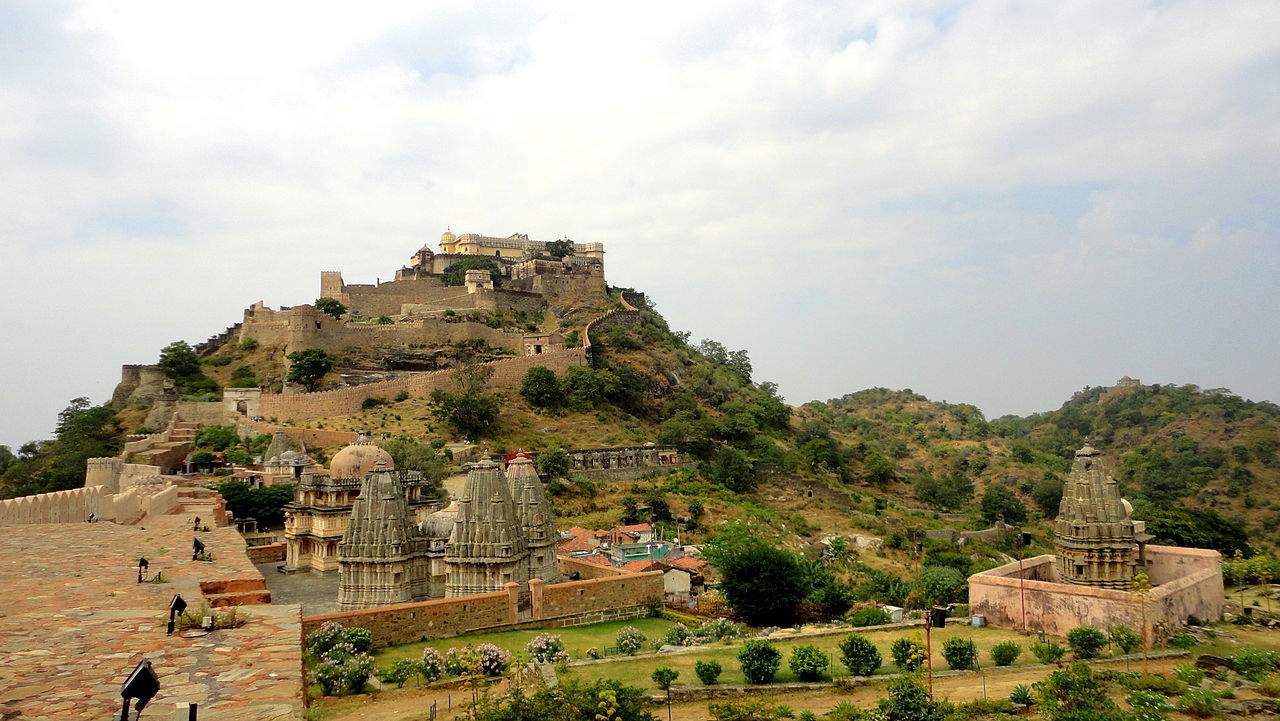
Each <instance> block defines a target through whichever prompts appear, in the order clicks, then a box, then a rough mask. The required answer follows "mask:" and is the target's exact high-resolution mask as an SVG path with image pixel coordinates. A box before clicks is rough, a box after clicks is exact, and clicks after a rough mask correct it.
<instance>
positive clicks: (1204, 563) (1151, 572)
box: [1146, 545, 1222, 586]
mask: <svg viewBox="0 0 1280 721" xmlns="http://www.w3.org/2000/svg"><path fill="white" fill-rule="evenodd" d="M1146 559H1147V575H1148V576H1149V577H1150V578H1151V583H1152V584H1153V585H1156V586H1159V585H1162V584H1166V583H1169V582H1171V581H1174V580H1177V579H1180V578H1185V577H1187V576H1190V575H1192V574H1194V573H1197V572H1199V571H1204V570H1211V571H1219V572H1220V571H1221V570H1222V554H1221V553H1218V552H1217V551H1212V550H1209V549H1207V548H1180V547H1178V546H1152V545H1148V546H1147V547H1146Z"/></svg>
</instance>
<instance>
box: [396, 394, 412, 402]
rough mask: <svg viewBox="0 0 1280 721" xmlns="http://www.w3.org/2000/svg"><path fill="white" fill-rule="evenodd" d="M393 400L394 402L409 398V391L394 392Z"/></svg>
mask: <svg viewBox="0 0 1280 721" xmlns="http://www.w3.org/2000/svg"><path fill="white" fill-rule="evenodd" d="M394 400H395V402H396V403H403V402H405V401H407V400H409V391H400V392H399V393H397V394H396V397H395V399H394Z"/></svg>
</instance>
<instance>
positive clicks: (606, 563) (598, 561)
mask: <svg viewBox="0 0 1280 721" xmlns="http://www.w3.org/2000/svg"><path fill="white" fill-rule="evenodd" d="M573 558H574V560H575V561H582V562H583V563H590V564H591V565H593V566H603V567H605V568H613V562H612V561H610V560H609V557H608V556H606V555H604V554H603V553H593V554H591V555H590V556H574V557H573Z"/></svg>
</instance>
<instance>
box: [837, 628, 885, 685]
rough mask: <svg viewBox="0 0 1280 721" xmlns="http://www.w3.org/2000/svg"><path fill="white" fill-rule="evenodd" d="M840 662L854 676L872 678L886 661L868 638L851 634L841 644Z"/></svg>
mask: <svg viewBox="0 0 1280 721" xmlns="http://www.w3.org/2000/svg"><path fill="white" fill-rule="evenodd" d="M840 662H841V663H843V664H844V667H845V668H847V669H849V673H851V674H853V675H854V676H870V675H872V674H874V673H875V672H876V670H877V669H879V668H880V664H881V663H883V662H884V659H882V658H881V657H880V651H879V650H878V649H876V645H875V644H874V643H871V641H869V640H867V637H866V636H860V635H858V634H856V633H851V634H849V635H848V636H845V637H844V640H843V641H841V642H840Z"/></svg>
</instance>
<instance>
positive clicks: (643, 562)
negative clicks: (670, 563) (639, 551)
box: [622, 558, 662, 573]
mask: <svg viewBox="0 0 1280 721" xmlns="http://www.w3.org/2000/svg"><path fill="white" fill-rule="evenodd" d="M661 565H662V564H660V563H658V562H657V561H651V560H649V559H647V558H642V559H640V560H639V561H627V562H626V563H624V564H622V570H624V571H626V572H628V573H644V572H645V571H655V570H657V569H658V568H660V567H661Z"/></svg>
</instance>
